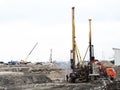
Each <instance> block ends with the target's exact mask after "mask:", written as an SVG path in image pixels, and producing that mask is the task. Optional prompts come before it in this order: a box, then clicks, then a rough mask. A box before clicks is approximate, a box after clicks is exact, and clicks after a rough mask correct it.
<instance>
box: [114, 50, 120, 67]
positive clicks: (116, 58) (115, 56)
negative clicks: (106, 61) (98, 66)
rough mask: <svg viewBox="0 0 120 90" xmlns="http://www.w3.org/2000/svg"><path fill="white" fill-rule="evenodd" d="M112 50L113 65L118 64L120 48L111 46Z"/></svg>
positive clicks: (119, 62)
mask: <svg viewBox="0 0 120 90" xmlns="http://www.w3.org/2000/svg"><path fill="white" fill-rule="evenodd" d="M113 50H114V59H115V65H120V49H119V48H113Z"/></svg>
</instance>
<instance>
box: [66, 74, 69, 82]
mask: <svg viewBox="0 0 120 90" xmlns="http://www.w3.org/2000/svg"><path fill="white" fill-rule="evenodd" d="M68 79H69V76H68V74H67V75H66V80H67V82H68Z"/></svg>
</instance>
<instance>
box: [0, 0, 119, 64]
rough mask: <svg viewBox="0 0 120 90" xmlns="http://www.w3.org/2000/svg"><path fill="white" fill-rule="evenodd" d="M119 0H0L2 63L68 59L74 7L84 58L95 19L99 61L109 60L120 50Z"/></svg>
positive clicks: (96, 50)
mask: <svg viewBox="0 0 120 90" xmlns="http://www.w3.org/2000/svg"><path fill="white" fill-rule="evenodd" d="M119 4H120V0H0V42H1V44H0V60H4V61H5V62H6V61H10V60H21V59H25V58H26V56H27V54H28V53H29V52H30V50H31V49H32V47H33V46H34V44H35V43H36V42H38V46H37V47H36V48H35V50H34V51H33V53H32V54H31V56H30V57H29V58H28V61H32V62H33V61H48V60H49V54H50V49H51V48H52V49H53V60H56V61H57V60H58V61H60V60H62V61H67V60H69V57H70V56H69V52H70V49H71V30H72V26H71V8H72V6H75V20H76V21H75V22H76V37H77V42H78V46H79V48H80V52H81V54H82V57H83V56H84V53H85V50H86V48H87V46H88V31H89V26H88V18H92V34H93V40H92V41H93V44H94V48H95V57H96V58H97V59H109V58H111V57H112V56H113V55H114V53H113V50H112V48H113V47H117V48H120V41H119V38H120V31H119V29H120V11H119V8H120V5H119Z"/></svg>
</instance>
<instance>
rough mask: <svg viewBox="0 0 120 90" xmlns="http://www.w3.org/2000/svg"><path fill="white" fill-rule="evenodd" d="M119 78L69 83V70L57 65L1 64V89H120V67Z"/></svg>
mask: <svg viewBox="0 0 120 90" xmlns="http://www.w3.org/2000/svg"><path fill="white" fill-rule="evenodd" d="M115 70H116V72H117V73H118V74H117V79H116V80H114V81H111V80H106V79H100V80H95V81H91V82H87V83H68V82H66V77H65V75H66V74H68V71H67V72H66V70H64V69H61V68H58V67H57V65H54V64H47V65H41V64H40V65H35V64H30V65H0V90H120V80H119V78H120V74H119V73H120V67H115Z"/></svg>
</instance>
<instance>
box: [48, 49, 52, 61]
mask: <svg viewBox="0 0 120 90" xmlns="http://www.w3.org/2000/svg"><path fill="white" fill-rule="evenodd" d="M49 61H50V63H52V49H50V58H49Z"/></svg>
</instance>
